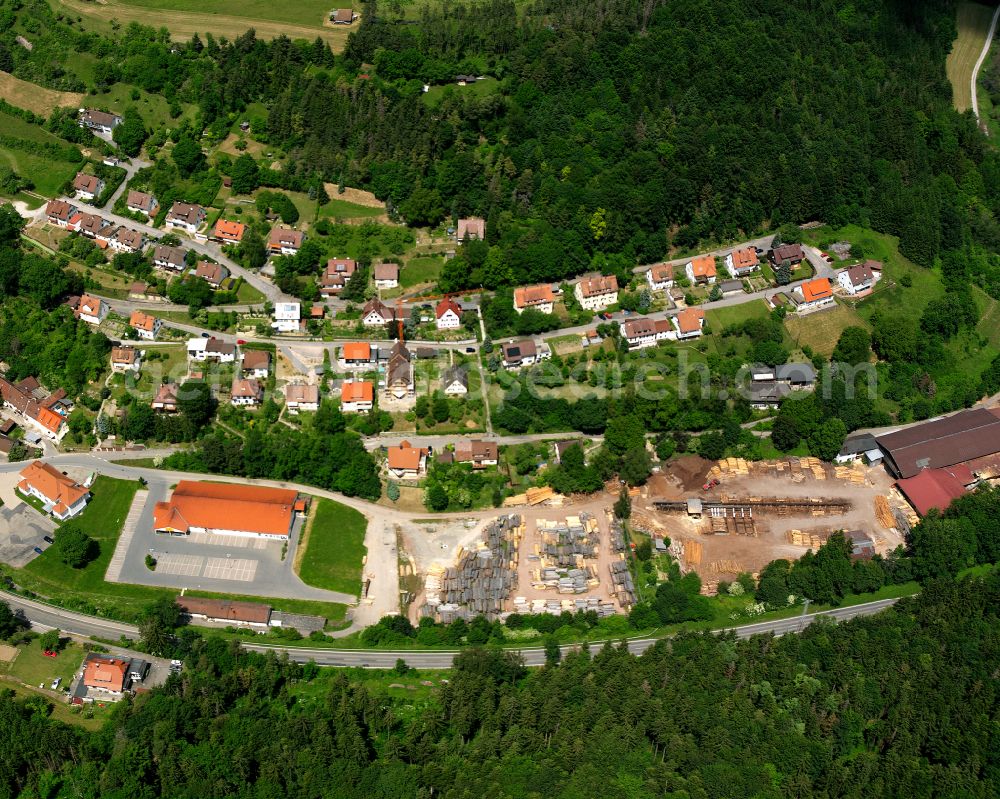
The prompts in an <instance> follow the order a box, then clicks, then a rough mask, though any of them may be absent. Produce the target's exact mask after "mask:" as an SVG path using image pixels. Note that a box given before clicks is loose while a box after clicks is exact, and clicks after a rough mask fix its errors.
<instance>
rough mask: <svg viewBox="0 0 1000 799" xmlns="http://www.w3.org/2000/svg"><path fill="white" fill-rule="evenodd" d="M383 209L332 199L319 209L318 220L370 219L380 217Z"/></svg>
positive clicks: (383, 211)
mask: <svg viewBox="0 0 1000 799" xmlns="http://www.w3.org/2000/svg"><path fill="white" fill-rule="evenodd" d="M384 213H385V209H384V208H375V207H373V206H370V205H358V204H357V203H352V202H348V201H347V200H340V199H337V197H333V198H332V199H331V200H330V202H328V203H327V204H326V205H321V206H320V207H319V216H320V218H323V217H326V218H327V219H371V218H373V217H376V216H382V215H383V214H384Z"/></svg>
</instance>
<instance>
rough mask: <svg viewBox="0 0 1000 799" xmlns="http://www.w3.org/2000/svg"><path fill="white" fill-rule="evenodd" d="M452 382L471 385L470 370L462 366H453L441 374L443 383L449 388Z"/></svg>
mask: <svg viewBox="0 0 1000 799" xmlns="http://www.w3.org/2000/svg"><path fill="white" fill-rule="evenodd" d="M452 383H460V384H461V385H463V386H465V388H468V387H469V372H468V370H467V369H465V368H464V367H462V366H451V367H449V368H448V369H445V370H444V372H443V373H442V374H441V385H442V386H444V387H445V388H447V387H448V386H450V385H451V384H452Z"/></svg>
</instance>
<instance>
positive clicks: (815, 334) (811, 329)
mask: <svg viewBox="0 0 1000 799" xmlns="http://www.w3.org/2000/svg"><path fill="white" fill-rule="evenodd" d="M852 326H854V327H868V324H867V323H866V322H865V321H864V319H862V318H861V316H860V315H859V314H858V312H857V311H855V310H854V309H853V308H848V307H847V306H845V305H837V306H835V307H833V308H829V309H825V310H822V311H816V312H815V313H811V314H808V315H806V316H796V315H795V314H789V315H788V316H786V317H785V328H786V329H787V330H788V335H789V336H791V338H792V340H793V341H794V342H795V344H796V346H798V347H799V349H801V348H803V347H807V346H808V347H811V348H812V350H813V352H816V353H818V354H820V355H822V356H823V357H825V358H829V357H830V356H831V355H832V354H833V350H834V348H835V347H836V346H837V340H838V339H839V338H840V334H841V333H843V332H844V328H847V327H852Z"/></svg>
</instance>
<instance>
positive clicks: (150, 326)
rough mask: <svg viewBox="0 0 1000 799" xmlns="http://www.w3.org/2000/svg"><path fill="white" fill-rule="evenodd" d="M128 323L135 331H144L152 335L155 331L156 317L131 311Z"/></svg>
mask: <svg viewBox="0 0 1000 799" xmlns="http://www.w3.org/2000/svg"><path fill="white" fill-rule="evenodd" d="M128 323H129V326H130V327H134V328H135V329H136V330H145V331H147V332H149V333H152V332H153V330H155V329H156V317H155V316H150V315H149V314H148V313H143V312H142V311H132V315H131V316H130V317H129V319H128Z"/></svg>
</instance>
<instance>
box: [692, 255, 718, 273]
mask: <svg viewBox="0 0 1000 799" xmlns="http://www.w3.org/2000/svg"><path fill="white" fill-rule="evenodd" d="M691 273H692V274H693V275H694V276H695V277H696V278H698V277H715V258H713V257H712V256H711V255H703V256H701V257H700V258H692V259H691Z"/></svg>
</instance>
